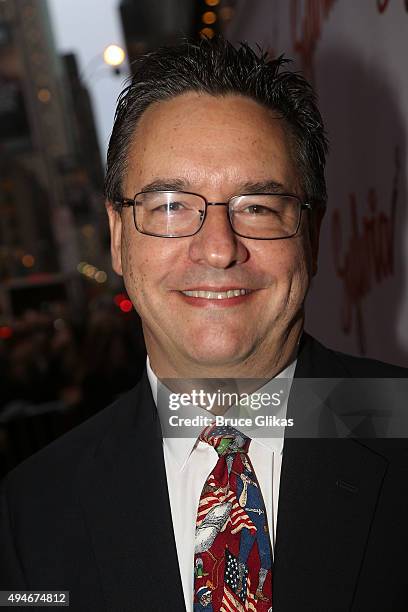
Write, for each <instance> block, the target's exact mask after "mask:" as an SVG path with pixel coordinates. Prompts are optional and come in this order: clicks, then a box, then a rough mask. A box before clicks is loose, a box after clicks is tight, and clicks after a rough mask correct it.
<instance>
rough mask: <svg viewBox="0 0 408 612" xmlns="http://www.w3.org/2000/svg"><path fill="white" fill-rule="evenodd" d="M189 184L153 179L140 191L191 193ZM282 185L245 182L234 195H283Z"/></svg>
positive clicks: (182, 181) (271, 181) (270, 182)
mask: <svg viewBox="0 0 408 612" xmlns="http://www.w3.org/2000/svg"><path fill="white" fill-rule="evenodd" d="M191 188H192V187H191V184H190V183H189V182H188V181H185V180H184V179H182V178H175V179H167V178H165V179H161V178H158V179H155V180H153V181H151V182H150V183H147V185H144V186H143V187H142V191H187V192H188V191H191ZM285 191H287V190H285V187H284V185H283V184H282V183H279V182H278V181H274V180H271V179H270V180H266V181H256V182H251V181H246V182H245V183H241V184H239V185H238V186H237V189H236V190H235V194H237V195H244V194H245V193H285Z"/></svg>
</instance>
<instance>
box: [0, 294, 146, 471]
mask: <svg viewBox="0 0 408 612" xmlns="http://www.w3.org/2000/svg"><path fill="white" fill-rule="evenodd" d="M145 355H146V353H145V347H144V343H143V337H142V332H141V326H140V320H139V319H138V316H137V314H136V313H135V312H134V311H132V312H129V313H126V314H125V313H123V312H121V311H119V309H117V308H116V307H115V306H114V305H104V306H101V305H98V307H97V308H95V309H93V310H91V311H90V312H89V314H88V315H87V316H86V317H85V318H84V319H83V320H80V321H74V320H73V319H72V318H70V317H69V316H68V314H67V312H65V311H64V308H63V307H61V308H60V309H59V311H53V312H52V313H50V312H48V313H43V312H37V311H27V312H25V313H24V315H23V316H21V317H20V318H19V319H18V320H16V321H15V322H14V323H13V326H12V328H11V333H10V335H9V337H7V338H3V339H0V458H1V457H2V458H3V460H4V461H3V466H1V465H0V475H1V473H2V472H3V473H4V472H5V471H7V470H8V469H10V468H11V467H13V465H15V464H16V463H18V462H19V461H20V460H22V459H23V458H24V457H25V456H28V455H29V454H31V453H32V452H34V451H35V450H37V449H38V448H40V447H41V446H43V445H44V444H46V443H48V442H49V441H51V440H52V439H53V438H55V437H56V436H57V435H60V434H61V433H63V432H64V431H66V430H68V429H70V428H71V427H72V426H74V425H75V424H77V423H79V422H81V421H83V420H84V419H86V418H88V417H89V416H91V415H92V414H94V413H95V412H97V411H99V410H100V409H101V408H103V407H104V406H106V405H108V404H109V403H111V402H112V401H113V400H114V399H115V398H116V397H118V396H119V395H120V394H122V393H123V392H125V391H126V390H127V389H130V388H131V387H132V386H134V385H135V384H136V382H137V380H138V379H139V377H140V375H141V372H142V370H143V367H144V364H145Z"/></svg>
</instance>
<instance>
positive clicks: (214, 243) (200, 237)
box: [190, 206, 249, 269]
mask: <svg viewBox="0 0 408 612" xmlns="http://www.w3.org/2000/svg"><path fill="white" fill-rule="evenodd" d="M248 255H249V253H248V250H247V248H246V246H245V245H244V244H243V242H242V240H241V239H240V237H239V236H237V235H236V234H234V232H233V231H232V227H231V224H230V220H229V218H228V207H227V206H208V208H207V215H206V218H205V221H204V224H203V225H202V227H201V229H200V231H199V232H198V234H195V235H194V236H192V238H191V243H190V259H191V260H192V261H194V262H195V263H201V264H206V265H208V266H211V267H213V268H220V269H227V268H230V267H231V266H233V265H236V264H240V263H244V262H245V261H246V260H247V258H248Z"/></svg>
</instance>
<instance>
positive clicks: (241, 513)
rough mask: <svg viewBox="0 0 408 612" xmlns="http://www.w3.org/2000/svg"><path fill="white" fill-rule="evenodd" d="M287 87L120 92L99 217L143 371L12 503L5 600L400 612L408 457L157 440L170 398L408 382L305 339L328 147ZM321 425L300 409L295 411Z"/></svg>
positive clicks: (236, 61)
mask: <svg viewBox="0 0 408 612" xmlns="http://www.w3.org/2000/svg"><path fill="white" fill-rule="evenodd" d="M284 68H285V66H284V60H282V59H278V60H275V61H268V60H267V58H266V57H265V56H263V55H258V54H256V53H255V52H253V51H252V50H250V49H249V48H248V47H247V46H246V45H241V46H240V47H239V48H238V49H234V48H233V47H232V45H230V44H229V43H227V42H225V41H222V40H216V41H202V42H201V43H200V44H199V45H191V44H187V43H184V44H181V45H179V46H175V47H172V48H168V49H162V50H159V51H157V52H154V53H152V54H151V55H149V56H146V57H145V58H142V59H141V61H140V63H139V66H138V69H137V71H136V75H135V77H134V78H133V80H132V82H131V84H130V85H129V87H128V88H127V89H126V90H125V91H124V92H123V94H122V96H121V98H120V101H119V106H118V111H117V114H116V119H115V125H114V128H113V132H112V137H111V142H110V147H109V152H108V166H107V177H106V194H107V210H108V215H109V223H110V230H111V239H112V261H113V267H114V269H115V271H116V272H117V273H118V274H120V275H123V278H124V283H125V286H126V289H127V292H128V294H129V296H130V298H131V300H132V302H133V304H134V306H135V308H136V310H137V311H138V313H139V314H140V316H141V320H142V324H143V332H144V336H145V341H146V347H147V353H148V363H147V370H146V371H145V373H144V374H143V376H142V379H141V381H140V383H139V384H138V385H137V386H136V387H135V389H133V390H132V391H130V392H129V393H128V394H126V395H125V396H124V397H122V398H120V399H119V400H118V401H117V402H116V403H115V404H113V405H112V406H110V407H108V408H107V409H105V410H103V411H102V412H101V413H99V414H98V415H97V416H95V417H93V418H92V419H90V420H88V421H87V422H86V423H84V424H83V425H81V426H80V427H78V428H76V429H75V430H73V431H72V432H70V433H68V434H67V435H65V436H63V437H62V438H60V439H59V440H57V441H56V442H55V443H53V444H51V445H50V446H49V447H48V448H46V449H44V450H43V451H41V452H40V453H38V454H37V455H35V456H34V457H32V458H31V459H30V460H28V461H27V462H25V463H24V464H22V465H21V466H20V467H18V468H17V469H16V470H15V471H14V472H13V473H12V474H10V476H9V478H7V479H6V480H5V482H4V483H3V488H2V504H3V505H2V514H1V535H2V540H1V542H2V547H1V551H0V568H1V571H0V576H1V578H0V581H1V582H0V584H1V588H2V589H17V588H18V589H37V590H38V589H47V590H69V591H70V603H71V608H72V609H73V610H81V611H82V610H83V611H85V610H86V611H89V610H95V611H98V612H99V611H102V610H110V611H115V612H117V611H119V610H120V611H121V612H122V611H125V610H129V611H130V610H132V611H133V610H141V611H145V610H146V611H150V610H151V611H154V612H156V611H161V610H163V611H164V610H171V611H179V610H185V609H187V610H191V609H193V607H194V609H197V610H198V609H213V610H219V609H225V610H231V609H237V610H246V609H251V610H271V609H272V590H273V610H274V612H295V611H296V612H297V611H299V610H302V611H306V610H308V611H313V612H318V611H322V612H323V611H324V612H328V611H340V610H341V611H345V610H354V611H358V612H361V611H365V610H367V611H368V610H370V612H374V611H377V610H378V611H380V610H381V612H383V611H384V610H387V611H391V610H393V611H402V610H406V609H408V587H407V579H406V571H405V558H406V549H407V544H408V527H407V524H408V522H407V520H406V516H407V512H408V496H407V486H406V482H407V475H408V471H407V445H406V444H405V442H404V441H399V442H398V441H396V440H394V441H392V440H390V441H387V440H382V441H381V440H380V441H377V440H365V441H364V443H363V442H362V441H359V440H351V439H347V440H346V439H344V440H334V439H328V440H310V439H292V438H291V437H288V438H286V437H285V440H284V441H283V439H282V437H281V438H264V439H263V438H262V437H261V436H259V437H258V436H256V435H255V436H253V438H252V439H251V438H250V437H249V436H247V434H246V432H238V433H237V432H236V431H235V432H234V431H233V430H230V429H228V428H227V429H225V430H220V431H218V432H217V431H215V430H214V429H213V428H212V427H211V426H210V428H209V430H208V431H206V432H204V433H203V434H202V435H200V437H199V439H191V438H190V440H189V439H188V438H180V439H177V440H176V439H175V438H173V439H172V438H170V437H169V438H167V437H166V438H165V439H164V440H163V438H162V435H161V429H160V421H159V418H158V413H157V410H156V403H157V395H158V389H157V387H158V379H159V380H165V379H178V380H179V379H209V378H217V379H219V378H223V379H236V380H240V379H264V380H265V381H273V379H274V378H276V377H278V380H279V377H286V378H287V379H289V380H291V379H292V378H293V376H295V381H297V380H300V379H303V378H313V379H315V378H321V379H326V378H332V379H346V378H350V377H360V378H365V377H372V378H375V377H400V376H406V373H405V371H404V370H402V369H398V368H394V367H392V366H386V365H385V364H380V363H378V362H372V361H368V360H360V359H357V358H353V357H348V356H345V355H341V354H338V353H334V352H333V351H330V350H329V349H326V348H324V347H323V346H322V345H320V344H319V343H318V342H317V341H315V340H313V339H312V338H311V337H310V336H308V335H307V334H306V333H304V332H303V327H304V301H305V297H306V294H307V291H308V288H309V285H310V281H311V279H312V277H313V275H314V274H315V273H316V271H317V254H318V237H319V229H320V224H321V221H322V218H323V214H324V210H325V204H326V189H325V181H324V164H325V153H326V141H325V135H324V129H323V124H322V120H321V117H320V114H319V112H318V110H317V107H316V105H315V99H314V95H313V92H312V90H311V88H310V87H309V85H308V84H307V83H306V82H305V81H304V80H303V79H302V78H301V77H300V76H299V75H297V74H296V73H291V72H287V71H285V70H284ZM324 307H325V305H322V309H323V308H324ZM267 384H268V383H267ZM334 406H335V402H334V401H331V403H330V405H329V404H327V403H326V404H325V408H324V412H323V413H322V414H323V416H324V417H326V415H327V414H328V412H330V410H333V414H337V412H336V410H335V408H333V407H334ZM308 407H309V403H308V400H307V397H306V395H305V396H304V397H299V394H298V395H297V396H296V393H295V388H294V390H293V392H292V393H291V396H290V400H289V404H288V405H287V406H285V408H284V409H285V411H286V410H287V411H288V413H290V414H295V416H298V415H300V416H302V415H304V414H305V412H306V410H307V409H308ZM330 414H331V413H330ZM160 418H162V417H160ZM161 425H162V426H163V423H161ZM207 434H208V435H207ZM285 435H286V434H285ZM214 449H215V450H217V452H216V453H215V452H214ZM240 482H241V485H240V484H239V483H240ZM251 487H253V488H251ZM257 487H259V491H255V489H256V488H257ZM259 492H260V494H259ZM197 508H198V511H197ZM203 508H204V510H203ZM251 512H252V515H254V516H256V519H255V520H254V521H252V520H251V516H252V515H251ZM233 513H235V514H233ZM196 527H197V529H196ZM204 528H205V529H204ZM251 530H252V532H251ZM261 532H264V534H268V537H267V538H265V537H264V535H262V537H261ZM243 534H244V535H243ZM201 535H203V537H201ZM249 536H251V538H250V540H248V537H249ZM195 538H196V539H195ZM194 542H195V543H194ZM260 542H262V543H261V544H259V543H260ZM258 544H259V546H258ZM260 546H261V547H262V550H260ZM272 557H273V566H272V567H271V563H270V560H271V559H272ZM261 559H262V561H261ZM249 578H251V580H249ZM272 585H273V586H272Z"/></svg>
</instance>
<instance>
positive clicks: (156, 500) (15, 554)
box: [0, 334, 408, 612]
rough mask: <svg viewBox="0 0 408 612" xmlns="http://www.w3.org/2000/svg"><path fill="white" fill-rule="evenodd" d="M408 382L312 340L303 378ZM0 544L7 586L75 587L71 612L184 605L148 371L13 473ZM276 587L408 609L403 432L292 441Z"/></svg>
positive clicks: (0, 580) (319, 602) (286, 602)
mask: <svg viewBox="0 0 408 612" xmlns="http://www.w3.org/2000/svg"><path fill="white" fill-rule="evenodd" d="M401 376H403V377H405V376H406V371H405V370H402V369H399V368H394V367H392V366H386V365H385V364H380V363H378V362H374V361H369V360H362V359H357V358H353V357H349V356H346V355H342V354H339V353H335V352H333V351H330V350H328V349H327V348H324V347H323V346H322V345H321V344H319V343H318V342H316V341H315V340H313V339H312V338H310V337H308V336H307V335H306V334H305V335H304V338H303V341H302V343H301V347H300V352H299V355H298V363H297V368H296V373H295V377H297V378H299V377H303V378H316V377H319V378H325V377H333V378H344V377H401ZM292 395H293V396H295V395H296V394H295V392H294V393H293V394H292ZM292 395H291V398H290V404H289V408H288V410H289V411H290V412H291V411H292V413H293V411H294V410H295V411H296V409H297V407H296V404H297V402H298V400H296V401H294V400H293V398H292ZM0 538H1V539H0V590H1V589H3V590H6V589H7V590H8V589H20V590H22V589H24V590H28V589H47V590H69V591H70V601H71V605H70V609H71V610H73V611H75V612H79V611H81V612H92V611H95V612H96V611H97V612H103V611H109V612H127V611H129V612H130V611H132V612H135V611H136V610H137V611H143V612H145V611H147V612H150V611H151V612H161V611H171V612H173V611H174V612H179V611H184V610H185V606H184V599H183V593H182V587H181V580H180V574H179V568H178V561H177V554H176V548H175V540H174V534H173V527H172V519H171V512H170V505H169V498H168V492H167V483H166V474H165V466H164V459H163V449H162V438H161V433H160V425H159V422H158V417H157V413H156V408H155V405H154V401H153V399H152V395H151V391H150V386H149V382H148V379H147V375H146V372H145V373H144V374H143V376H142V379H141V381H140V383H139V384H138V385H137V386H136V387H135V388H134V389H133V390H131V391H130V392H129V393H127V394H126V395H125V396H123V397H121V398H120V399H119V400H118V401H117V402H116V403H114V404H113V405H111V406H109V407H108V408H106V409H104V410H103V411H102V412H100V413H99V414H97V415H96V416H94V417H92V418H91V419H89V420H88V421H86V422H85V423H83V424H82V425H80V426H79V427H77V428H75V429H74V430H72V431H71V432H69V433H68V434H66V435H64V436H62V437H61V438H60V439H58V440H57V441H55V442H54V443H52V444H50V445H49V446H48V447H46V448H45V449H43V450H42V451H40V452H39V453H37V454H36V455H34V456H33V457H31V458H30V459H28V460H27V461H25V462H24V463H22V464H21V465H20V466H18V467H17V468H16V469H15V470H13V472H12V473H10V474H9V476H8V477H7V478H6V479H5V480H4V482H3V483H2V491H1V511H0ZM273 590H274V595H273V598H274V599H273V610H274V612H300V611H302V612H306V611H308V612H309V611H310V612H340V611H341V612H345V611H348V610H352V611H354V612H365V611H367V612H406V611H407V610H408V444H407V442H406V440H396V439H394V440H385V439H383V440H374V439H369V440H365V441H364V442H363V441H361V440H360V441H357V440H351V439H340V440H333V439H329V440H324V439H323V440H322V439H319V440H308V439H300V440H299V439H291V438H288V439H286V441H285V447H284V453H283V464H282V473H281V484H280V497H279V513H278V524H277V537H276V550H275V561H274V567H273Z"/></svg>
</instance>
